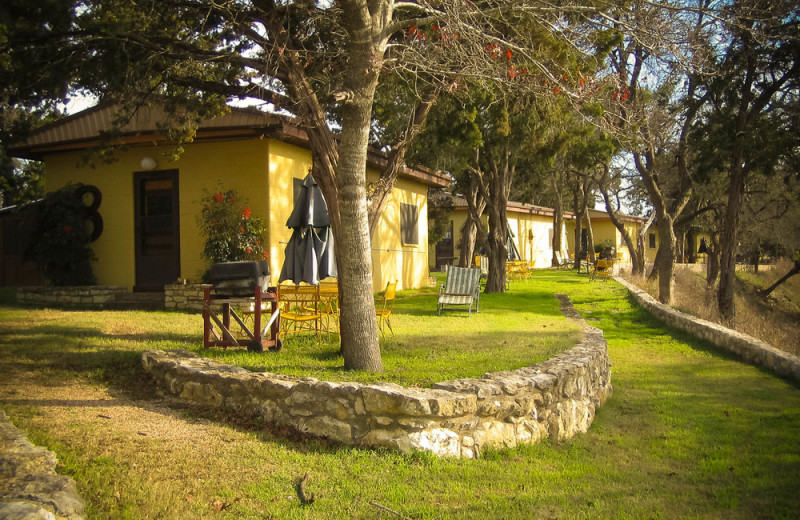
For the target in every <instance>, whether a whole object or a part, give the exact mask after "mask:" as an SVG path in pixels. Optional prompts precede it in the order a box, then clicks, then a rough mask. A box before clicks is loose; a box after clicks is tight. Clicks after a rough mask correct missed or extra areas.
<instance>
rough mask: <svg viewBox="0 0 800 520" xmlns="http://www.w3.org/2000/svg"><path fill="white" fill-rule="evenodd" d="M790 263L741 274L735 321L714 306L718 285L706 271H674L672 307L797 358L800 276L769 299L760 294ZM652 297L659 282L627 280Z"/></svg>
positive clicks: (784, 285) (799, 334)
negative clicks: (710, 284) (727, 317)
mask: <svg viewBox="0 0 800 520" xmlns="http://www.w3.org/2000/svg"><path fill="white" fill-rule="evenodd" d="M791 267H792V264H791V262H789V261H786V260H784V261H782V262H779V263H778V264H776V265H775V266H768V267H767V268H763V269H760V270H759V272H758V273H753V272H751V271H742V272H739V273H737V279H736V294H735V296H734V298H735V301H736V318H735V319H733V320H725V319H723V318H722V317H721V316H720V315H719V309H718V306H717V294H718V284H714V285H713V286H709V285H708V284H707V283H706V276H705V272H696V271H694V270H692V269H689V268H682V267H678V268H676V270H675V294H674V295H673V303H672V306H673V307H674V308H676V309H678V310H680V311H682V312H686V313H688V314H691V315H693V316H697V317H699V318H702V319H704V320H708V321H712V322H714V323H719V324H720V325H724V326H725V327H728V328H731V329H733V330H736V331H738V332H741V333H744V334H748V335H750V336H753V337H755V338H758V339H760V340H762V341H765V342H767V343H769V344H770V345H772V346H774V347H775V348H778V349H780V350H783V351H785V352H788V353H790V354H794V355H795V356H800V276H795V277H793V278H790V279H789V280H787V281H786V282H785V283H784V284H783V285H781V286H780V287H778V289H776V290H775V291H774V292H773V293H772V294H771V295H770V296H769V297H768V298H764V297H762V296H761V295H760V294H759V291H760V290H762V289H764V288H766V287H769V286H770V285H771V284H772V283H773V282H775V281H776V280H777V279H778V278H780V277H781V276H783V275H784V274H785V273H786V272H788V271H789V269H791ZM628 280H629V281H630V282H631V283H634V284H635V285H637V286H638V287H640V288H641V289H644V290H646V291H647V292H648V293H649V294H650V295H651V296H653V297H654V298H655V297H657V296H658V283H657V282H655V281H653V282H648V281H647V280H645V279H642V278H640V279H635V280H633V279H630V278H628Z"/></svg>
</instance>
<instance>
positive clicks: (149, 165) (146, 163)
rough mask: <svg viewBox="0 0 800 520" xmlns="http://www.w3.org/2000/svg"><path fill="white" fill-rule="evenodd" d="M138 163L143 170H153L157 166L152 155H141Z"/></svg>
mask: <svg viewBox="0 0 800 520" xmlns="http://www.w3.org/2000/svg"><path fill="white" fill-rule="evenodd" d="M140 164H141V166H142V169H143V170H155V169H156V168H158V163H157V162H156V160H155V159H153V158H152V157H142V162H141V163H140Z"/></svg>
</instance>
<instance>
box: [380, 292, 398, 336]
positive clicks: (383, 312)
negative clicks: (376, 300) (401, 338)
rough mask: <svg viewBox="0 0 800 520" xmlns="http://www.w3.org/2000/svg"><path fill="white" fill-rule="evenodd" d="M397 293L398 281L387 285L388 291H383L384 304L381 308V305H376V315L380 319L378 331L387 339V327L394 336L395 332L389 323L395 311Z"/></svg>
mask: <svg viewBox="0 0 800 520" xmlns="http://www.w3.org/2000/svg"><path fill="white" fill-rule="evenodd" d="M396 292H397V280H395V281H394V282H389V283H387V284H386V290H385V291H383V297H382V300H383V301H382V302H381V305H380V308H379V305H375V314H376V317H377V318H378V329H379V330H380V331H381V335H382V336H384V337H386V327H389V331H390V332H391V333H392V336H394V331H393V330H392V322H391V321H389V317H390V316H391V315H392V309H394V297H395V294H396Z"/></svg>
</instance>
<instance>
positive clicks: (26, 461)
mask: <svg viewBox="0 0 800 520" xmlns="http://www.w3.org/2000/svg"><path fill="white" fill-rule="evenodd" d="M56 463H57V460H56V456H55V454H54V453H53V452H51V451H49V450H47V449H45V448H42V447H40V446H34V445H33V444H31V443H30V441H28V439H27V438H26V437H25V434H24V433H23V432H21V431H20V430H18V429H17V428H15V427H14V425H13V424H11V421H10V420H9V419H8V416H6V414H5V412H3V411H2V410H0V518H5V519H9V520H11V519H24V520H83V518H84V515H85V513H86V504H85V502H84V501H83V498H81V496H80V495H79V494H78V491H77V488H76V487H75V481H74V480H72V478H70V477H66V476H64V475H59V474H57V473H56Z"/></svg>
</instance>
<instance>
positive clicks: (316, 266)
mask: <svg viewBox="0 0 800 520" xmlns="http://www.w3.org/2000/svg"><path fill="white" fill-rule="evenodd" d="M286 226H287V227H290V228H292V230H293V231H292V237H291V238H290V239H289V242H288V243H287V244H286V249H285V251H284V253H285V258H284V260H283V267H282V268H281V274H280V276H279V277H278V283H280V282H283V281H285V280H291V281H292V282H294V283H295V284H299V283H300V282H306V283H309V284H312V285H316V284H318V283H319V281H320V280H321V279H323V278H327V277H329V276H332V277H335V276H336V275H337V271H336V258H335V255H334V253H333V233H332V232H331V220H330V216H329V215H328V205H327V204H326V203H325V197H323V196H322V191H321V190H320V189H319V186H317V183H316V182H314V179H313V178H312V177H311V174H309V175H307V176H306V178H305V179H304V180H303V185H302V188H301V192H300V194H299V195H298V197H297V201H296V202H295V206H294V209H293V210H292V214H291V215H290V216H289V219H288V220H287V221H286Z"/></svg>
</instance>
